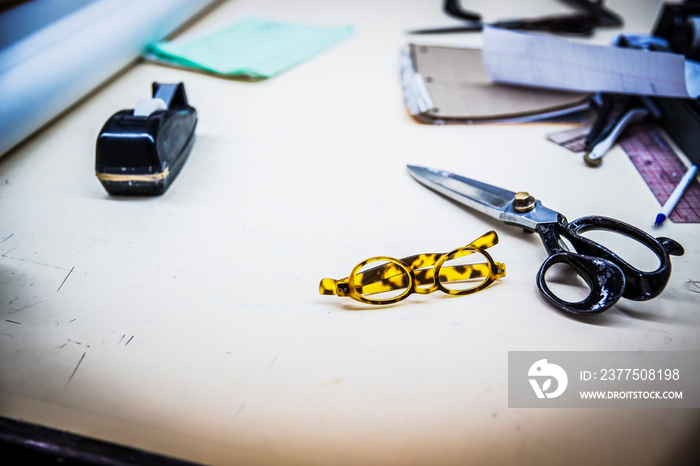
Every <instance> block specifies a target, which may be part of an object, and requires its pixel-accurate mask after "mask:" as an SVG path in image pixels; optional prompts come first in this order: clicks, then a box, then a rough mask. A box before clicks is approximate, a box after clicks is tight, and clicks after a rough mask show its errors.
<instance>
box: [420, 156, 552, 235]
mask: <svg viewBox="0 0 700 466" xmlns="http://www.w3.org/2000/svg"><path fill="white" fill-rule="evenodd" d="M407 168H408V172H409V173H410V175H411V176H412V177H413V178H414V179H415V180H416V181H418V182H419V183H421V184H423V185H424V186H426V187H428V188H430V189H432V190H434V191H437V192H438V193H440V194H442V195H443V196H446V197H448V198H450V199H452V200H454V201H457V202H459V203H460V204H463V205H466V206H469V207H471V208H473V209H475V210H478V211H479V212H481V213H484V214H486V215H489V216H491V217H494V218H497V219H498V220H501V221H502V222H505V223H508V224H512V225H517V226H520V227H522V228H525V229H526V230H530V231H535V228H536V227H537V225H539V224H541V223H556V222H557V218H558V216H559V214H558V212H555V211H553V210H551V209H549V208H547V207H545V206H543V205H542V203H541V202H540V201H536V203H535V207H534V208H533V209H532V210H530V211H528V212H526V213H518V212H516V210H515V209H514V208H513V200H514V199H515V194H516V193H514V192H512V191H508V190H507V189H502V188H498V187H496V186H492V185H490V184H486V183H482V182H480V181H476V180H472V179H470V178H466V177H464V176H460V175H457V174H454V173H451V172H448V171H444V170H436V169H433V168H427V167H418V166H415V165H408V167H407Z"/></svg>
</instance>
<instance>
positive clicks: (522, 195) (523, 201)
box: [513, 191, 536, 214]
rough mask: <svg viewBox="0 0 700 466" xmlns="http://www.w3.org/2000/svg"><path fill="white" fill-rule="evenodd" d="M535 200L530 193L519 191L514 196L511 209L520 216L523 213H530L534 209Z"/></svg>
mask: <svg viewBox="0 0 700 466" xmlns="http://www.w3.org/2000/svg"><path fill="white" fill-rule="evenodd" d="M535 202H536V199H535V198H534V197H532V196H530V193H526V192H525V191H521V192H519V193H516V194H515V199H514V200H513V209H515V211H516V212H518V213H520V214H522V213H525V212H530V211H531V210H532V209H534V208H535Z"/></svg>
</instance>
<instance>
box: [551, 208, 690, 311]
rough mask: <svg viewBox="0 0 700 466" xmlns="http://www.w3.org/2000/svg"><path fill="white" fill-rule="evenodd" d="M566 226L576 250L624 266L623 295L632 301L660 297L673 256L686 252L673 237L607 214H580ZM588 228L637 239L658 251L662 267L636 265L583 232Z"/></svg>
mask: <svg viewBox="0 0 700 466" xmlns="http://www.w3.org/2000/svg"><path fill="white" fill-rule="evenodd" d="M566 230H567V231H568V234H565V236H566V238H567V239H568V240H569V241H571V243H572V244H573V246H574V248H576V252H578V253H580V254H583V255H589V256H595V257H600V258H601V259H605V260H608V261H610V262H613V263H614V264H615V265H617V266H618V267H619V268H620V269H621V270H622V273H624V274H625V280H626V284H625V291H624V293H623V294H622V297H623V298H627V299H631V300H633V301H646V300H649V299H652V298H655V297H657V296H658V295H659V294H660V293H661V292H662V291H663V290H664V288H666V285H667V284H668V280H669V278H671V257H670V256H671V255H674V256H682V255H683V254H684V252H685V251H684V250H683V246H681V245H680V244H679V243H678V242H676V241H674V240H672V239H670V238H658V239H657V238H654V237H653V236H651V235H649V234H648V233H646V232H644V231H642V230H640V229H639V228H637V227H634V226H632V225H630V224H628V223H624V222H621V221H619V220H615V219H612V218H607V217H596V216H592V217H581V218H579V219H577V220H574V221H573V222H571V223H569V224H568V225H567V227H566ZM589 230H607V231H612V232H615V233H619V234H621V235H624V236H627V237H629V238H632V239H633V240H636V241H637V242H639V243H641V244H643V245H644V246H646V247H647V248H648V249H649V250H650V251H652V252H653V253H654V255H656V257H657V258H658V259H659V267H658V268H657V269H656V270H654V271H651V272H644V271H641V270H639V269H637V268H635V267H634V266H632V265H630V264H629V263H627V262H626V261H625V260H624V259H622V258H621V257H620V256H618V255H617V254H615V253H614V252H612V251H610V250H609V249H607V248H606V247H605V246H602V245H600V244H599V243H596V242H595V241H592V240H589V239H587V238H585V237H583V236H581V235H580V234H581V233H584V232H586V231H589Z"/></svg>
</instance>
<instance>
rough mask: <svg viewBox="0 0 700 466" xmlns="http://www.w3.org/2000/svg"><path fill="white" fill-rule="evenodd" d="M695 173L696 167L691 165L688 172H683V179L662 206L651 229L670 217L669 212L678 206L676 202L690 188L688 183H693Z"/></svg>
mask: <svg viewBox="0 0 700 466" xmlns="http://www.w3.org/2000/svg"><path fill="white" fill-rule="evenodd" d="M697 171H698V166H697V165H691V166H690V168H689V169H688V171H687V172H685V175H683V178H681V181H680V183H678V186H676V189H674V190H673V192H672V193H671V197H669V198H668V200H667V201H666V203H665V204H664V206H663V207H662V208H661V213H659V215H657V216H656V220H655V221H654V225H652V228H656V227H658V226H660V225H661V224H662V223H663V222H664V220H666V219H667V218H668V216H669V215H671V212H673V209H674V208H675V207H676V204H678V201H680V199H681V197H683V192H684V191H685V190H686V188H687V187H688V186H690V183H692V182H693V179H694V178H695V174H696V173H697Z"/></svg>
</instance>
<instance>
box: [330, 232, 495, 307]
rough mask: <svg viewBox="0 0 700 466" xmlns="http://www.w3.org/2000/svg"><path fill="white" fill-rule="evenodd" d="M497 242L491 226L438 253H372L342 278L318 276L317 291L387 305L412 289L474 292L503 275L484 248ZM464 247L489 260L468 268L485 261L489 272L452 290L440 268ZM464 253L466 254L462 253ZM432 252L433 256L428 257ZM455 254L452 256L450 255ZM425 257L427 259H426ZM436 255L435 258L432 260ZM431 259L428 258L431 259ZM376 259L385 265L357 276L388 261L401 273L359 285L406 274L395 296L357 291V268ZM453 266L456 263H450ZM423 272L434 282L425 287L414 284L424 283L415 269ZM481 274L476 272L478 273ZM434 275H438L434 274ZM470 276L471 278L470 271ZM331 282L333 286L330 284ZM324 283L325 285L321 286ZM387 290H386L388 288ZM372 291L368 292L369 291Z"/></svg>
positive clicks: (408, 293) (425, 278)
mask: <svg viewBox="0 0 700 466" xmlns="http://www.w3.org/2000/svg"><path fill="white" fill-rule="evenodd" d="M496 244H498V234H497V233H496V232H495V231H493V230H491V231H489V232H487V233H485V234H483V235H481V236H480V237H479V238H477V239H476V240H474V241H472V242H471V243H470V244H468V245H466V246H462V247H460V248H456V249H453V250H452V251H449V252H447V253H443V254H439V253H427V254H416V255H413V256H408V257H405V258H403V259H396V258H393V257H388V256H375V257H371V258H369V259H365V260H364V261H362V262H360V263H359V264H357V265H356V266H355V267H354V268H353V269H352V271H351V272H350V275H348V276H347V277H346V278H342V279H340V280H334V279H331V278H324V279H322V280H321V283H320V284H319V292H320V293H321V294H323V295H331V294H332V295H336V296H344V297H349V298H352V299H354V300H356V301H359V302H361V303H365V304H373V305H386V304H394V303H397V302H400V301H403V300H404V299H406V298H407V297H408V296H410V295H411V294H413V293H417V294H430V293H434V292H435V291H437V290H440V291H442V292H444V293H446V294H449V295H452V296H465V295H469V294H473V293H477V292H479V291H481V290H483V289H485V288H486V287H488V286H489V285H491V284H492V283H493V282H494V281H496V280H497V279H499V278H503V277H505V276H506V266H505V264H504V263H502V262H496V261H494V260H493V258H492V257H491V255H490V254H489V253H488V252H487V251H486V249H487V248H490V247H492V246H495V245H496ZM464 251H472V252H470V253H469V254H472V253H473V252H476V253H479V254H481V255H482V256H483V257H485V258H486V260H487V261H488V264H483V263H479V264H472V265H469V266H468V267H469V269H470V270H472V271H473V270H476V269H475V268H474V266H477V265H488V270H487V271H488V276H486V278H485V279H484V281H483V282H482V283H480V284H479V285H478V286H475V287H473V288H467V289H464V290H453V289H449V288H447V287H445V286H444V285H443V283H442V282H441V280H440V271H441V270H442V266H443V265H444V263H445V262H446V261H447V260H449V259H450V258H452V259H456V258H458V257H462V256H457V254H458V253H460V252H464ZM464 255H466V254H464ZM431 256H432V257H431ZM453 256H454V257H453ZM418 259H423V260H421V261H420V262H418V263H416V261H417V260H418ZM426 259H427V262H426ZM435 259H437V260H435ZM433 260H434V262H432V263H431V261H433ZM378 261H384V262H387V263H386V264H384V265H380V266H378V267H376V268H373V269H369V270H367V271H365V272H363V273H361V274H360V276H362V275H365V274H367V273H370V272H375V271H378V270H380V269H385V268H386V267H389V266H390V265H395V266H398V267H399V269H401V272H400V273H397V274H395V275H392V276H390V277H385V278H382V279H381V280H377V281H374V282H369V283H367V284H364V285H361V286H362V287H366V286H369V285H372V284H375V283H381V282H387V281H389V280H391V278H393V277H397V276H407V277H408V284H407V285H406V289H405V290H404V291H403V292H402V293H401V294H400V295H398V296H396V297H393V298H387V299H384V300H374V299H369V298H366V297H365V296H364V295H363V294H362V293H360V292H358V291H357V286H356V285H355V280H354V278H356V277H357V275H358V272H359V271H360V270H362V268H363V267H365V266H366V265H367V264H369V263H371V262H378ZM451 267H455V266H451ZM457 267H464V266H457ZM429 271H432V274H431V273H429ZM423 272H425V277H422V278H421V280H427V279H430V280H432V282H433V284H432V285H431V286H429V287H427V288H425V287H424V288H420V287H418V286H417V283H418V284H427V283H424V282H423V281H418V280H417V278H416V273H421V275H423ZM481 276H483V275H479V277H481ZM436 277H437V278H436ZM469 278H472V277H471V275H470V276H469ZM331 283H332V286H329V285H330V284H331ZM324 284H325V286H324ZM401 287H403V284H401ZM387 291H388V290H387ZM369 294H371V293H369Z"/></svg>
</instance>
